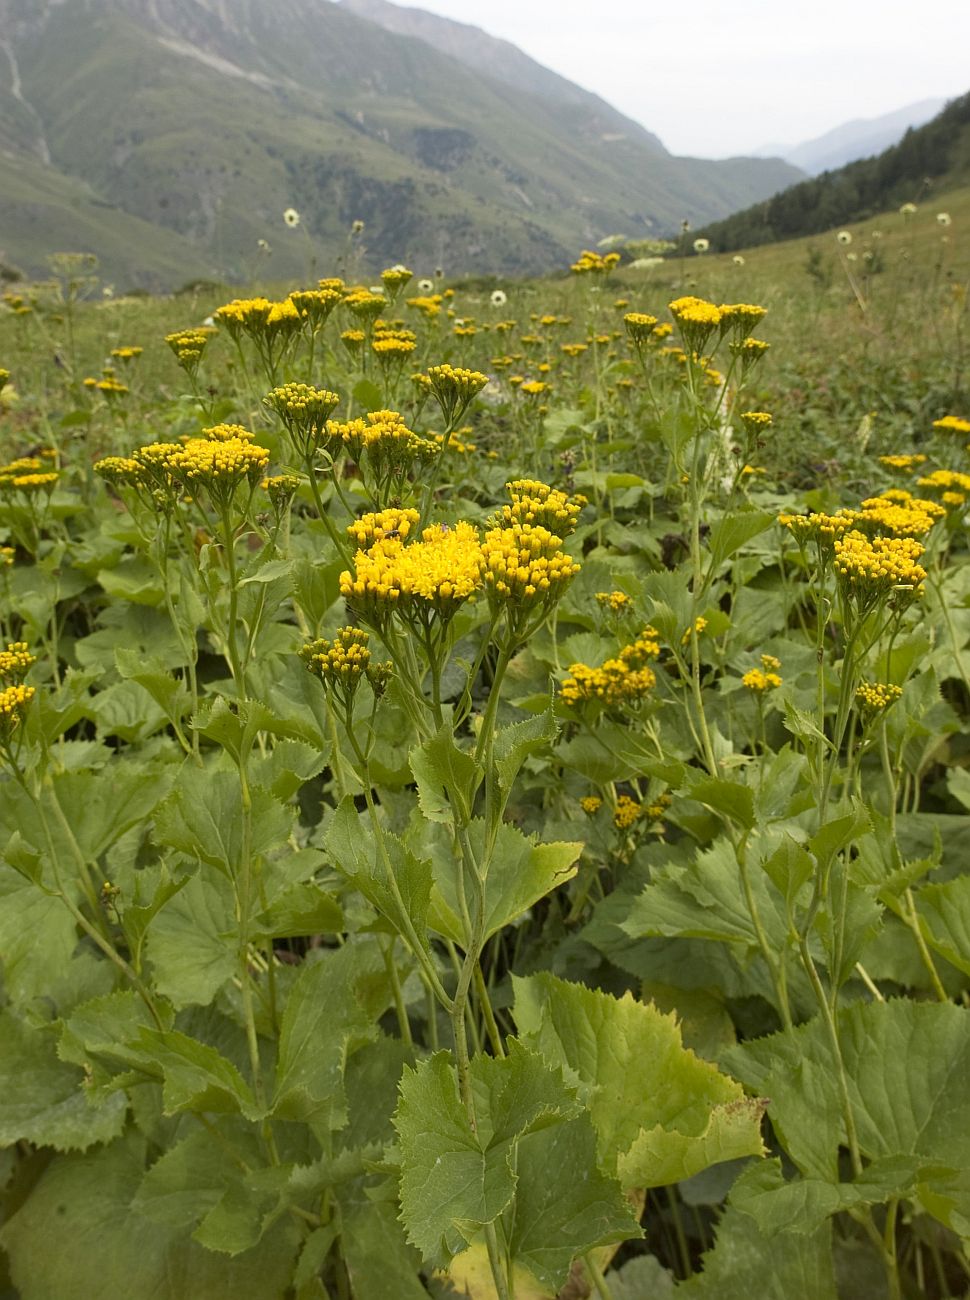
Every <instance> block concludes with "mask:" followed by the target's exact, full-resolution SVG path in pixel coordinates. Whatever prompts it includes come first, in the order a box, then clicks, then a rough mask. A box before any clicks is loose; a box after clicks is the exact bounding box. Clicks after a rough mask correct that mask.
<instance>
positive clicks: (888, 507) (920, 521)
mask: <svg viewBox="0 0 970 1300" xmlns="http://www.w3.org/2000/svg"><path fill="white" fill-rule="evenodd" d="M894 495H895V494H894ZM945 514H946V511H945V510H944V509H943V507H942V506H940V505H938V504H937V503H936V502H935V501H926V502H925V503H924V502H922V501H918V499H917V498H916V497H909V498H908V499H907V500H906V501H903V502H900V501H898V500H894V499H893V496H890V495H889V494H888V493H886V494H884V495H883V496H878V497H868V498H867V499H866V500H865V501H863V503H862V508H861V509H860V511H859V512H858V514H857V515H856V526H857V527H858V528H860V529H861V530H862V531H863V532H870V531H873V530H877V531H879V532H881V533H888V534H889V536H890V537H924V536H925V535H926V534H927V533H928V532H929V531H930V529H931V528H932V527H933V525H934V524H935V523H936V521H937V520H938V519H942V518H943V516H944V515H945Z"/></svg>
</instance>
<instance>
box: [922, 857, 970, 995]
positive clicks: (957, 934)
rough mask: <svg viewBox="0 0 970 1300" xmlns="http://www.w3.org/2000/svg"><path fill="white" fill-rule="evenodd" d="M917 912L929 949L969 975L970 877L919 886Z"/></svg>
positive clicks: (959, 877) (965, 876)
mask: <svg viewBox="0 0 970 1300" xmlns="http://www.w3.org/2000/svg"><path fill="white" fill-rule="evenodd" d="M916 911H917V914H918V916H919V920H920V928H921V930H922V933H923V937H924V938H925V940H926V942H927V943H928V944H929V945H930V947H931V948H933V949H934V950H935V951H936V952H938V953H940V954H941V956H943V957H945V958H946V959H947V961H948V962H950V963H952V965H954V966H955V967H956V968H957V970H960V971H963V973H964V975H970V875H964V876H957V877H955V878H954V879H953V880H947V881H946V882H945V883H944V884H940V885H937V884H931V885H923V886H921V888H920V889H919V890H918V891H917V893H916Z"/></svg>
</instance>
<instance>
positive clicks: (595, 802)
mask: <svg viewBox="0 0 970 1300" xmlns="http://www.w3.org/2000/svg"><path fill="white" fill-rule="evenodd" d="M579 806H580V808H582V810H583V812H584V813H585V814H586V816H587V817H593V816H594V815H595V814H596V813H598V812H599V810H600V809H601V808H602V807H603V800H602V799H601V798H600V797H599V795H598V794H587V795H584V796H583V798H582V799H580V801H579Z"/></svg>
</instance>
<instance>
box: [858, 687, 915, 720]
mask: <svg viewBox="0 0 970 1300" xmlns="http://www.w3.org/2000/svg"><path fill="white" fill-rule="evenodd" d="M902 693H903V688H902V687H901V686H894V685H892V683H890V682H862V684H861V685H859V686H857V687H856V693H855V698H856V703H857V704H858V705H859V707H860V708H862V709H865V710H867V711H868V712H870V713H881V712H882V711H883V710H884V709H888V708H889V706H890V705H891V704H895V702H896V701H897V700H898V699H899V697H900V696H901V695H902Z"/></svg>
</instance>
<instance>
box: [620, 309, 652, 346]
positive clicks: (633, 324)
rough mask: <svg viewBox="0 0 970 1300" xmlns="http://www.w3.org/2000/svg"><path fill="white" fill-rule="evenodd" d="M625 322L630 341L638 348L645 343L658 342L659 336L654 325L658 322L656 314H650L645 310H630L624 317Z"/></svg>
mask: <svg viewBox="0 0 970 1300" xmlns="http://www.w3.org/2000/svg"><path fill="white" fill-rule="evenodd" d="M623 323H624V325H625V326H626V332H627V334H628V336H629V338H630V341H631V342H632V343H634V344H635V345H636V347H637V348H640V347H642V346H643V344H644V343H655V342H656V340H657V336H656V334H655V333H654V326H655V325H656V324H657V318H656V316H648V315H647V313H646V312H643V311H630V312H627V314H626V315H625V316H624V317H623Z"/></svg>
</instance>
